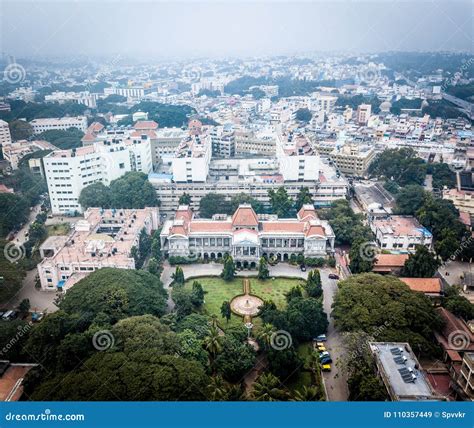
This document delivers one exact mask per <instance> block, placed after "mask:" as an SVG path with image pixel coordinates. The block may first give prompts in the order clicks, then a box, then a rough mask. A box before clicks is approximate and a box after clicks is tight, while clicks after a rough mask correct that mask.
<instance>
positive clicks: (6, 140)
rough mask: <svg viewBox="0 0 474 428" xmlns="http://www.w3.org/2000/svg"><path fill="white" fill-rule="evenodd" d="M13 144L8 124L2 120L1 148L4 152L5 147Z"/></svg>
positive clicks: (0, 126) (0, 132) (0, 127)
mask: <svg viewBox="0 0 474 428" xmlns="http://www.w3.org/2000/svg"><path fill="white" fill-rule="evenodd" d="M11 143H12V137H11V135H10V128H9V127H8V123H7V122H5V121H4V120H0V147H2V150H3V148H4V147H6V146H8V145H10V144H11Z"/></svg>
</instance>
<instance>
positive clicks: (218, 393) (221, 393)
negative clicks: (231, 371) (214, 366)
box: [207, 376, 228, 401]
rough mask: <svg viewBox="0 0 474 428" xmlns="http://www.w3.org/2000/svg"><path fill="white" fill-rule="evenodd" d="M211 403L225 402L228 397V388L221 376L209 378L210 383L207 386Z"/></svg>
mask: <svg viewBox="0 0 474 428" xmlns="http://www.w3.org/2000/svg"><path fill="white" fill-rule="evenodd" d="M207 389H208V390H209V398H210V400H211V401H225V399H226V397H227V395H228V387H227V384H226V383H225V381H224V379H222V376H213V377H211V383H209V385H208V386H207Z"/></svg>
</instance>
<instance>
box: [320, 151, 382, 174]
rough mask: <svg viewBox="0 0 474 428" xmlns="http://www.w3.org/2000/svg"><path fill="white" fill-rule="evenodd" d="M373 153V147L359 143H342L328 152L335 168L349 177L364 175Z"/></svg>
mask: <svg viewBox="0 0 474 428" xmlns="http://www.w3.org/2000/svg"><path fill="white" fill-rule="evenodd" d="M375 155H376V151H375V149H374V148H373V147H369V146H362V145H359V144H344V145H343V146H342V147H336V148H334V149H333V150H332V151H331V152H330V153H329V154H328V156H329V159H331V160H332V161H333V162H334V163H335V165H336V166H337V169H338V170H339V171H340V172H342V173H343V174H345V175H347V176H350V177H365V176H366V175H367V170H368V169H369V166H370V164H371V163H372V161H373V160H374V158H375Z"/></svg>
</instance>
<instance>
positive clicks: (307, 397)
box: [292, 385, 322, 401]
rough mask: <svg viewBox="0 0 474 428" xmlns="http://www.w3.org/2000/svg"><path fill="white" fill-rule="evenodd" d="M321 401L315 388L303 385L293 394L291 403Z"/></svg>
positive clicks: (319, 393) (319, 394)
mask: <svg viewBox="0 0 474 428" xmlns="http://www.w3.org/2000/svg"><path fill="white" fill-rule="evenodd" d="M321 399H322V396H321V392H320V391H319V389H318V388H317V387H315V386H306V385H303V387H302V388H301V389H297V390H295V391H294V392H293V398H292V401H320V400H321Z"/></svg>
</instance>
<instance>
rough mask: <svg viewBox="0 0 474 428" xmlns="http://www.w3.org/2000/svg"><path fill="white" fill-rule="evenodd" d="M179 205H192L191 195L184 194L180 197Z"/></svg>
mask: <svg viewBox="0 0 474 428" xmlns="http://www.w3.org/2000/svg"><path fill="white" fill-rule="evenodd" d="M178 204H179V205H191V195H190V194H189V193H186V192H185V193H183V194H182V195H181V196H180V197H179V201H178Z"/></svg>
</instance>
